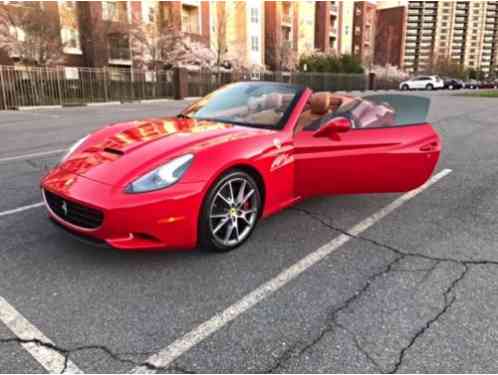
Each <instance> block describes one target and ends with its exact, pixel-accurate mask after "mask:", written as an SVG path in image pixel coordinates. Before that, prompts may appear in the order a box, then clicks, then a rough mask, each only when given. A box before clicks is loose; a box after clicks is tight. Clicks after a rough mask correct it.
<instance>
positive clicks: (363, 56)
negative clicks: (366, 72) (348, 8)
mask: <svg viewBox="0 0 498 375" xmlns="http://www.w3.org/2000/svg"><path fill="white" fill-rule="evenodd" d="M376 10H377V6H376V5H375V4H374V3H372V2H369V1H358V2H355V3H354V15H353V55H354V56H356V57H358V58H359V59H360V61H361V62H362V63H363V64H365V65H371V64H373V58H374V49H375V23H376Z"/></svg>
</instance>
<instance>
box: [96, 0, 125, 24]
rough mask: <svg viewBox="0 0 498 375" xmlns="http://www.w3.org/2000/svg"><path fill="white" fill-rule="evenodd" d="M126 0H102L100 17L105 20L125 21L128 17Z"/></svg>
mask: <svg viewBox="0 0 498 375" xmlns="http://www.w3.org/2000/svg"><path fill="white" fill-rule="evenodd" d="M127 3H128V2H127V1H103V2H102V19H103V20H105V21H114V22H127V21H128V19H129V17H128V6H127V5H128V4H127Z"/></svg>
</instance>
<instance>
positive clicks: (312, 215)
mask: <svg viewBox="0 0 498 375" xmlns="http://www.w3.org/2000/svg"><path fill="white" fill-rule="evenodd" d="M288 209H289V210H292V211H297V212H300V213H302V214H305V215H307V216H308V217H310V218H312V219H314V220H315V221H317V222H319V223H321V224H322V225H323V226H325V227H327V228H329V229H331V230H333V231H335V232H338V233H341V234H344V235H346V236H348V237H351V238H353V239H356V240H360V241H364V242H368V243H370V244H372V245H375V246H377V247H381V248H384V249H387V250H390V251H392V252H393V253H396V254H398V255H403V256H406V257H416V258H422V259H426V260H432V261H435V262H451V263H457V264H462V265H494V266H498V261H495V260H488V259H468V260H464V259H455V258H451V257H437V256H432V255H427V254H422V253H417V252H407V251H404V250H401V249H398V248H396V247H394V246H391V245H388V244H385V243H383V242H380V241H378V240H374V239H372V238H369V237H365V236H361V235H356V234H354V233H350V232H349V231H347V230H345V229H343V228H340V227H337V226H335V225H332V224H331V223H329V222H328V221H327V220H325V219H323V218H322V217H321V216H320V215H317V214H315V213H313V212H311V211H310V210H307V209H304V208H300V207H290V208H288Z"/></svg>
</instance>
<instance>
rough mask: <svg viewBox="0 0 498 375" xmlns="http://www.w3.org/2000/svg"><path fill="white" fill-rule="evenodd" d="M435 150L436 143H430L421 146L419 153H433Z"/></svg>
mask: <svg viewBox="0 0 498 375" xmlns="http://www.w3.org/2000/svg"><path fill="white" fill-rule="evenodd" d="M436 148H437V142H431V143H427V144H425V145H423V146H421V147H420V151H423V152H428V151H434V150H435V149H436Z"/></svg>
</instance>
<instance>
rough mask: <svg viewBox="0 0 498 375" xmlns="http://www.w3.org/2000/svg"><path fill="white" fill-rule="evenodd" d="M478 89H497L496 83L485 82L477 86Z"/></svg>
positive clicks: (497, 84)
mask: <svg viewBox="0 0 498 375" xmlns="http://www.w3.org/2000/svg"><path fill="white" fill-rule="evenodd" d="M479 88H480V89H496V88H498V81H485V82H481V84H480V85H479Z"/></svg>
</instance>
